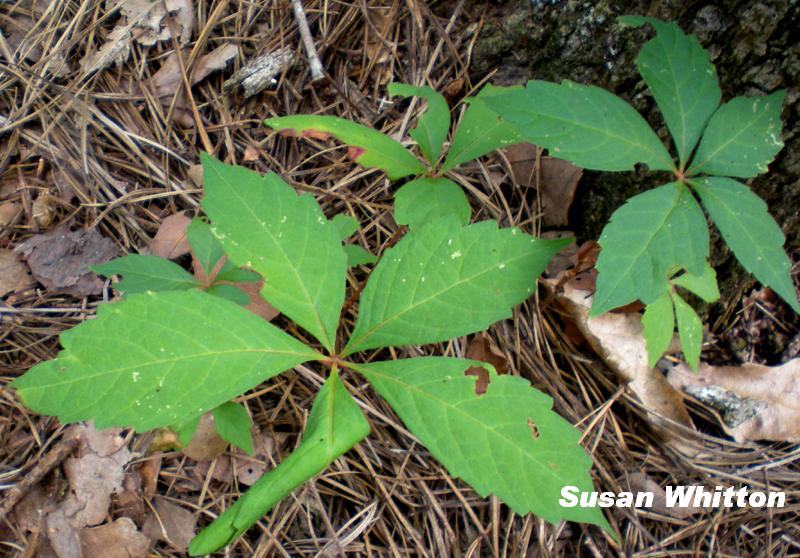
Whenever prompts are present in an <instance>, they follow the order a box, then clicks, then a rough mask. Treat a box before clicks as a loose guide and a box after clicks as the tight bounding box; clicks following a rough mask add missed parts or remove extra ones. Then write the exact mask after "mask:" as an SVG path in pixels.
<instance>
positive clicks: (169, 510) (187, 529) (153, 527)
mask: <svg viewBox="0 0 800 558" xmlns="http://www.w3.org/2000/svg"><path fill="white" fill-rule="evenodd" d="M154 508H155V513H154V514H149V515H148V516H147V519H146V520H145V522H144V526H143V527H142V531H143V532H144V533H145V534H146V535H147V536H148V537H150V538H151V539H154V540H162V541H165V542H167V544H169V545H170V546H171V547H172V548H174V549H175V550H177V551H178V552H185V551H186V549H187V548H188V547H189V541H191V540H192V538H194V535H195V530H196V527H197V517H196V516H195V515H194V514H193V513H192V512H190V511H189V510H187V509H186V508H182V507H180V506H177V505H175V504H173V503H172V502H170V501H169V500H167V499H165V498H156V500H155V505H154Z"/></svg>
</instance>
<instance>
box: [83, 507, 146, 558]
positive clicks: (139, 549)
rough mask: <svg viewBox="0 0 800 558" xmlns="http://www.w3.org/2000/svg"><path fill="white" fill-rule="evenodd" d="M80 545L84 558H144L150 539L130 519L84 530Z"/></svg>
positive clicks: (122, 519) (124, 518)
mask: <svg viewBox="0 0 800 558" xmlns="http://www.w3.org/2000/svg"><path fill="white" fill-rule="evenodd" d="M80 544H81V549H82V550H83V558H144V557H145V556H147V550H148V548H150V539H148V538H147V537H146V536H145V535H143V534H142V533H140V532H139V530H138V529H137V528H136V525H135V524H134V522H133V521H131V519H130V518H127V517H120V518H119V519H117V520H116V521H114V522H113V523H106V524H105V525H101V526H100V527H93V528H86V529H82V530H81V532H80Z"/></svg>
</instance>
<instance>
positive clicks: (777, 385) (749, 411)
mask: <svg viewBox="0 0 800 558" xmlns="http://www.w3.org/2000/svg"><path fill="white" fill-rule="evenodd" d="M667 378H668V380H669V383H670V384H671V385H672V386H674V387H675V388H677V389H680V390H682V391H683V392H684V393H687V394H688V395H691V396H692V397H694V398H696V399H698V400H699V401H702V402H703V403H705V404H707V405H709V406H710V407H712V408H714V409H716V410H717V411H719V412H720V415H721V417H722V426H723V427H724V429H725V431H726V432H727V433H728V434H730V435H731V436H732V437H733V438H734V439H735V440H736V441H739V442H741V441H745V440H752V441H758V440H770V441H776V442H778V441H785V442H790V443H798V442H800V404H798V401H800V359H792V360H790V361H789V362H786V363H785V364H782V365H780V366H773V367H770V366H764V365H761V364H743V365H741V366H711V365H709V364H707V363H705V362H701V363H700V368H699V370H698V373H697V374H694V373H693V372H692V371H691V369H690V368H689V367H688V366H687V365H686V364H684V363H678V364H676V365H674V366H672V367H670V368H669V372H668V374H667Z"/></svg>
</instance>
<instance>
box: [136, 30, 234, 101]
mask: <svg viewBox="0 0 800 558" xmlns="http://www.w3.org/2000/svg"><path fill="white" fill-rule="evenodd" d="M238 54H239V47H238V46H236V45H235V44H233V43H226V44H224V45H221V46H218V47H217V48H215V49H214V50H212V51H211V52H209V53H208V54H206V55H204V56H201V57H200V59H199V60H198V61H197V63H196V64H195V66H194V69H193V70H192V74H191V77H190V79H189V83H190V84H191V85H195V84H197V83H199V82H200V81H202V80H203V79H205V78H206V77H208V75H209V74H210V73H211V72H213V71H214V70H222V69H224V68H225V66H226V65H227V63H228V62H229V61H230V60H232V59H233V58H235V57H236V56H237V55H238ZM183 57H184V64H186V63H188V57H189V50H185V51H184V54H183ZM148 82H149V83H150V84H151V85H152V86H153V88H154V89H155V91H156V95H158V96H159V97H172V96H173V95H174V94H175V92H176V91H178V90H179V89H180V88H181V86H182V85H183V74H182V72H181V65H180V61H179V60H178V55H177V53H176V52H175V51H172V53H170V55H169V56H167V58H166V60H164V62H163V64H161V67H160V68H159V69H158V71H157V72H156V73H155V74H153V77H151V78H150V79H149V80H148Z"/></svg>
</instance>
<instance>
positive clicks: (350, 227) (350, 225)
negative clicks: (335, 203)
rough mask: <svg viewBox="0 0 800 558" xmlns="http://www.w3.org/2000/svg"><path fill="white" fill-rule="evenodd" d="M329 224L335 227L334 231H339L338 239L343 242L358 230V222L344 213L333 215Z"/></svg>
mask: <svg viewBox="0 0 800 558" xmlns="http://www.w3.org/2000/svg"><path fill="white" fill-rule="evenodd" d="M331 223H333V225H334V226H335V227H336V230H337V231H339V238H340V239H342V240H344V239H345V238H348V237H350V236H353V234H354V233H355V232H356V231H357V230H358V220H357V219H356V218H355V217H351V216H350V215H345V214H344V213H339V214H338V215H334V216H333V219H331Z"/></svg>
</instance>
